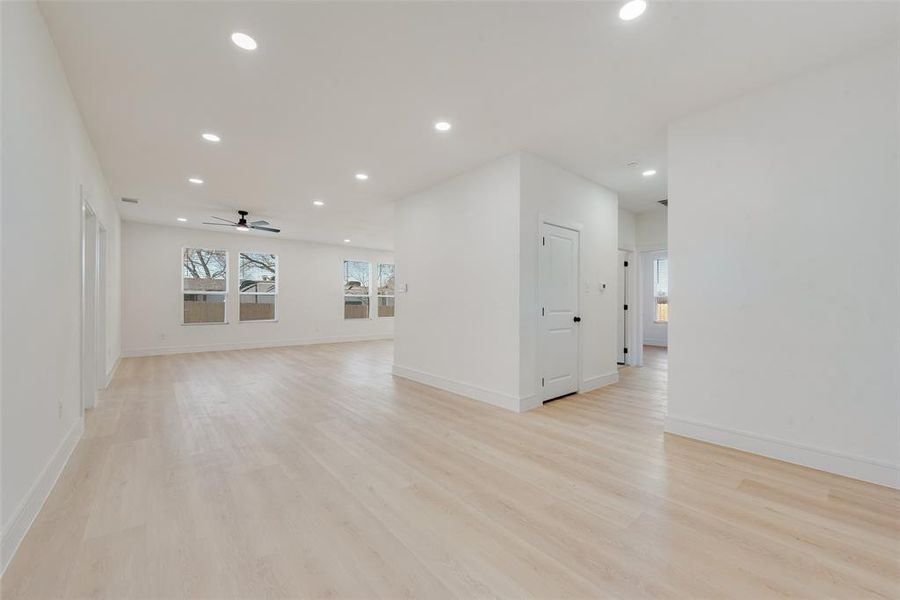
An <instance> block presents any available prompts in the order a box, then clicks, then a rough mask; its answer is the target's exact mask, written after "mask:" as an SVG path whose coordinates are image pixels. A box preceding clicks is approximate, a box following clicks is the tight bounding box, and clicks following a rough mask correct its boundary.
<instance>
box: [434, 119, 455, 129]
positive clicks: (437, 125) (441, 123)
mask: <svg viewBox="0 0 900 600" xmlns="http://www.w3.org/2000/svg"><path fill="white" fill-rule="evenodd" d="M434 128H435V129H437V130H438V131H450V130H451V129H452V128H453V125H451V124H450V123H448V122H447V121H438V122H437V123H435V124H434Z"/></svg>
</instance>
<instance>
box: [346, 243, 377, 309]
mask: <svg viewBox="0 0 900 600" xmlns="http://www.w3.org/2000/svg"><path fill="white" fill-rule="evenodd" d="M348 262H361V263H366V264H367V265H368V266H369V269H368V270H369V290H368V293H366V294H365V295H362V294H347V293H346V290H345V289H344V288H345V286H346V285H347V282H346V281H345V279H344V277H345V275H344V273H345V269H346V264H347V263H348ZM374 264H375V263H374V262H373V261H371V260H367V259H362V258H344V259H342V260H341V313H342V315H343V320H344V321H371V320H372V319H373V318H374V317H373V316H372V289H373V288H372V279H373V275H374V271H373V265H374ZM347 298H367V299H368V301H369V312H368V315H366V317H365V318H362V317H355V318H354V317H348V316H347ZM376 308H377V307H376ZM376 312H377V310H376Z"/></svg>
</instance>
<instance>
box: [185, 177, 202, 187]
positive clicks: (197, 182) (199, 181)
mask: <svg viewBox="0 0 900 600" xmlns="http://www.w3.org/2000/svg"><path fill="white" fill-rule="evenodd" d="M188 181H190V182H191V183H193V184H196V185H200V184H201V183H203V180H202V179H200V178H199V177H189V178H188Z"/></svg>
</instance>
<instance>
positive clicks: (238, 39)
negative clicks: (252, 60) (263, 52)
mask: <svg viewBox="0 0 900 600" xmlns="http://www.w3.org/2000/svg"><path fill="white" fill-rule="evenodd" d="M231 41H232V42H234V45H235V46H237V47H238V48H243V49H244V50H256V40H254V39H253V38H252V37H250V36H249V35H247V34H246V33H241V32H240V31H235V32H234V33H232V34H231Z"/></svg>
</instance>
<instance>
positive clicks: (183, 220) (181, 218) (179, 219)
mask: <svg viewBox="0 0 900 600" xmlns="http://www.w3.org/2000/svg"><path fill="white" fill-rule="evenodd" d="M178 222H179V223H187V219H185V218H184V217H178Z"/></svg>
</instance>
